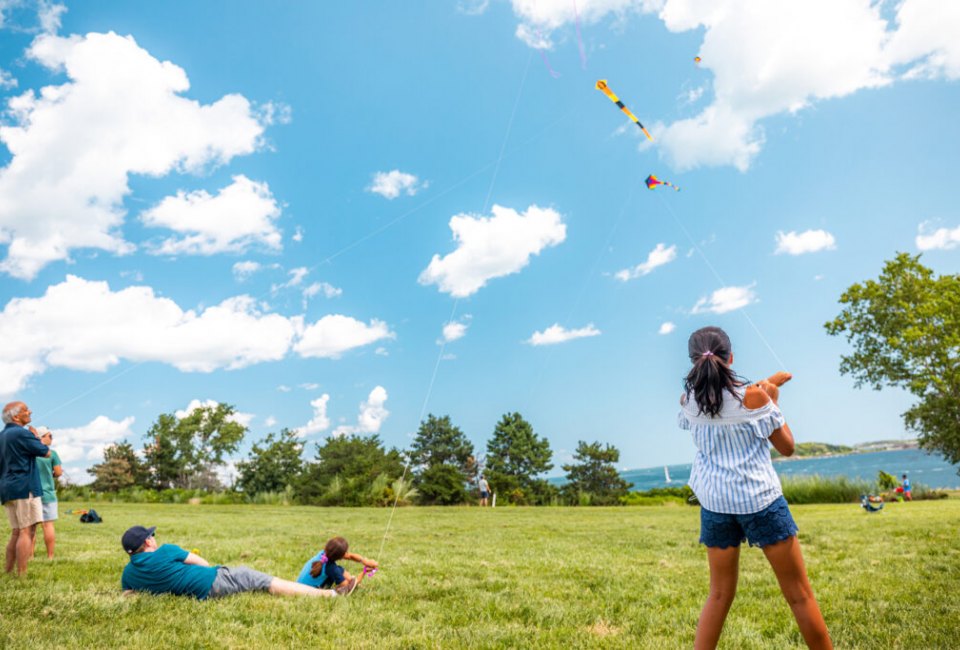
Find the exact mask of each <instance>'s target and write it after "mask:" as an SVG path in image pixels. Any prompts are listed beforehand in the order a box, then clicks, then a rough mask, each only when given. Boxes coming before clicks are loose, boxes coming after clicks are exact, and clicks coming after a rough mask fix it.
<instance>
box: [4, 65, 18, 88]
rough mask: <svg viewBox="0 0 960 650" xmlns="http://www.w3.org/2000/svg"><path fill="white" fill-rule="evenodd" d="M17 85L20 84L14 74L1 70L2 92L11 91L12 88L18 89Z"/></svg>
mask: <svg viewBox="0 0 960 650" xmlns="http://www.w3.org/2000/svg"><path fill="white" fill-rule="evenodd" d="M17 84H18V82H17V80H16V78H15V77H14V76H13V75H12V74H10V73H9V72H7V71H6V70H4V69H3V68H0V90H10V89H11V88H16V87H17Z"/></svg>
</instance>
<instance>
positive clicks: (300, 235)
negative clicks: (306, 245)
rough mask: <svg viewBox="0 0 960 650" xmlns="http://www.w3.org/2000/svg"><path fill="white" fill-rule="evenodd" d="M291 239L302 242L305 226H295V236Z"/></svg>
mask: <svg viewBox="0 0 960 650" xmlns="http://www.w3.org/2000/svg"><path fill="white" fill-rule="evenodd" d="M291 239H293V241H295V242H302V241H303V228H301V227H300V226H297V227H296V228H294V230H293V237H291Z"/></svg>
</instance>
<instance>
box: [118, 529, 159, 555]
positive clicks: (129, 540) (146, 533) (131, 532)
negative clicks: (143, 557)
mask: <svg viewBox="0 0 960 650" xmlns="http://www.w3.org/2000/svg"><path fill="white" fill-rule="evenodd" d="M156 530H157V527H156V526H150V528H144V527H143V526H133V527H132V528H128V529H127V532H125V533H124V534H123V538H122V539H121V540H120V541H121V543H122V544H123V550H125V551H126V552H127V555H133V554H134V553H136V552H137V549H138V548H140V547H141V546H143V543H144V542H145V541H147V539H148V538H150V537H153V533H154V532H155V531H156Z"/></svg>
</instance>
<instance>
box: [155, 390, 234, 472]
mask: <svg viewBox="0 0 960 650" xmlns="http://www.w3.org/2000/svg"><path fill="white" fill-rule="evenodd" d="M234 413H235V409H234V407H232V406H230V405H229V404H223V403H220V404H217V405H216V406H198V407H196V408H194V409H193V410H192V411H190V412H189V413H188V414H187V415H185V416H184V417H182V418H178V417H177V416H176V415H174V414H171V413H164V414H161V415H160V416H159V417H158V418H157V421H156V422H154V423H153V425H152V426H151V427H150V430H149V431H148V432H147V439H148V440H149V442H148V443H147V445H146V446H145V447H144V450H143V451H144V458H145V460H146V463H147V466H148V468H149V470H150V475H151V481H152V484H153V487H156V488H159V489H163V488H170V487H177V488H195V487H210V485H211V483H210V476H211V471H212V470H214V469H215V468H216V467H217V466H219V465H222V464H223V461H224V458H225V457H226V456H227V455H228V454H232V453H234V452H236V451H237V449H238V448H239V447H240V442H241V441H242V440H243V436H244V434H245V433H246V432H247V428H246V427H245V426H243V425H242V424H240V423H239V422H237V421H236V420H235V419H234V417H233V416H234Z"/></svg>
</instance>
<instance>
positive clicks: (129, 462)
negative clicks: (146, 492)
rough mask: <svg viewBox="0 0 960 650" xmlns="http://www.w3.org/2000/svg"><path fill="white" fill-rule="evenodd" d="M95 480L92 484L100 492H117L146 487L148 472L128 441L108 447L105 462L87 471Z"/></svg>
mask: <svg viewBox="0 0 960 650" xmlns="http://www.w3.org/2000/svg"><path fill="white" fill-rule="evenodd" d="M87 472H88V473H89V474H91V475H92V476H93V477H94V479H93V483H91V484H90V487H92V488H93V489H94V490H96V491H98V492H116V491H118V490H122V489H123V488H128V487H134V486H136V485H139V486H144V485H145V483H146V480H147V471H146V468H145V467H144V465H143V463H142V462H141V460H140V459H139V458H138V457H137V452H135V451H134V450H133V445H131V444H130V443H129V442H127V441H126V440H121V441H120V442H118V443H116V444H112V445H107V447H105V448H104V450H103V462H102V463H97V464H96V465H94V466H93V467H91V468H90V469H88V470H87Z"/></svg>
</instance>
